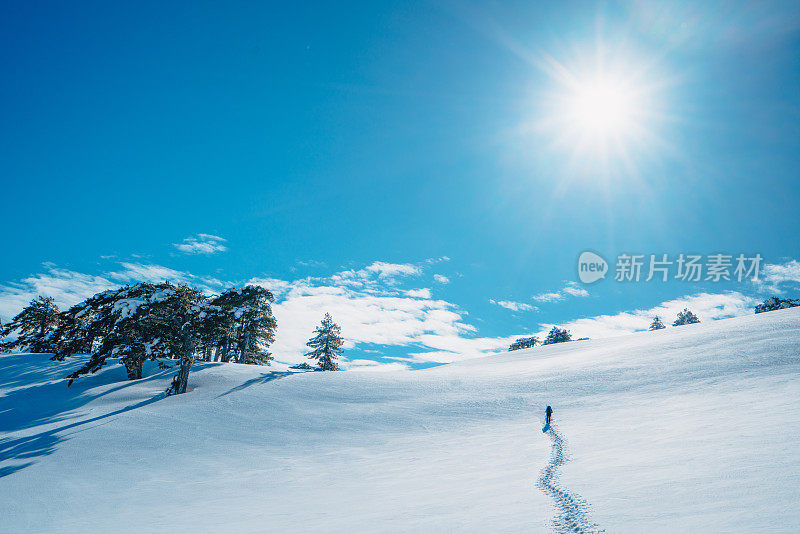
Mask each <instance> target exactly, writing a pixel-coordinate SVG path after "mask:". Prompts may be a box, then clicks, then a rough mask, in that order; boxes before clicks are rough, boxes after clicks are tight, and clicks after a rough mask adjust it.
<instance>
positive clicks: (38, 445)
mask: <svg viewBox="0 0 800 534" xmlns="http://www.w3.org/2000/svg"><path fill="white" fill-rule="evenodd" d="M117 389H118V388H117ZM165 397H166V394H165V393H159V394H157V395H154V396H153V397H151V398H149V399H146V400H143V401H141V402H137V403H134V404H130V405H128V406H126V407H124V408H120V409H119V410H114V411H113V412H109V413H106V414H103V415H98V416H97V417H92V418H91V419H84V420H83V421H76V422H74V423H70V424H67V425H63V426H60V427H58V428H53V429H51V430H46V431H44V432H40V433H38V434H34V435H32V436H25V437H21V438H15V439H2V440H0V462H4V461H7V460H28V459H31V458H36V457H39V456H47V455H49V454H52V453H53V452H54V451H55V449H56V445H57V444H58V443H61V442H62V441H66V440H67V438H68V437H69V436H70V435H71V434H74V433H76V432H81V431H83V430H88V429H89V428H92V427H88V428H81V429H80V430H76V431H75V432H70V433H67V434H64V435H60V434H61V433H62V432H64V431H67V430H71V429H73V428H79V427H81V426H83V425H87V424H89V423H95V422H97V421H102V420H104V419H108V418H110V417H114V416H117V415H121V414H123V413H125V412H129V411H131V410H135V409H137V408H141V407H142V406H147V405H148V404H152V403H154V402H156V401H158V400H161V399H163V398H165ZM107 422H110V421H107ZM32 464H33V462H27V463H24V464H19V465H11V466H4V467H2V468H0V478H2V477H5V476H8V475H10V474H12V473H15V472H16V471H19V470H20V469H24V468H26V467H28V466H29V465H32Z"/></svg>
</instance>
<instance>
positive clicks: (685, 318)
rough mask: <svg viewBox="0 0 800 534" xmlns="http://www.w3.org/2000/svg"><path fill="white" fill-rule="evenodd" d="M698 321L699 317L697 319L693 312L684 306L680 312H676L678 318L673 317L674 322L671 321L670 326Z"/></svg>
mask: <svg viewBox="0 0 800 534" xmlns="http://www.w3.org/2000/svg"><path fill="white" fill-rule="evenodd" d="M699 322H700V319H698V318H697V316H696V315H695V314H693V313H692V312H691V311H689V309H688V308H684V309H683V311H682V312H678V318H677V319H675V322H674V323H672V326H682V325H685V324H695V323H699Z"/></svg>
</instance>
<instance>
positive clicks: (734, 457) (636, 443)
mask: <svg viewBox="0 0 800 534" xmlns="http://www.w3.org/2000/svg"><path fill="white" fill-rule="evenodd" d="M79 363H80V362H78V361H76V360H74V359H73V360H71V361H66V362H61V363H58V362H50V361H48V360H47V357H46V356H44V355H30V354H13V355H4V356H0V393H2V397H0V436H2V441H1V442H0V531H2V532H15V533H16V532H165V531H168V530H169V531H170V532H223V531H228V532H270V533H276V532H304V533H305V532H482V533H485V532H548V531H551V530H553V529H557V530H559V531H566V530H567V529H572V530H573V531H591V530H593V529H594V530H603V529H604V530H605V531H606V532H798V531H800V510H798V507H797V503H798V502H800V445H798V442H797V439H798V436H800V308H794V309H787V310H780V311H775V312H770V313H765V314H761V315H754V316H749V317H740V318H735V319H728V320H723V321H716V322H713V323H708V324H700V325H690V326H684V327H678V328H668V329H666V330H661V331H656V332H643V333H638V334H634V335H629V336H625V337H619V338H614V339H602V340H590V341H580V342H573V343H565V344H560V345H551V346H547V347H538V348H535V349H530V350H525V351H517V352H513V353H509V354H505V355H502V356H496V357H489V358H481V359H476V360H470V361H466V362H461V363H457V364H451V365H446V366H442V367H438V368H434V369H428V370H424V371H403V372H393V373H363V372H362V373H359V372H341V373H290V372H288V371H287V370H286V369H284V368H278V367H274V368H265V367H255V366H244V365H236V364H209V363H206V364H199V365H198V366H197V367H196V370H195V371H193V373H192V376H191V377H190V391H189V392H188V393H187V394H185V395H180V396H173V397H168V398H165V397H164V396H163V395H162V392H163V391H164V389H165V388H166V386H167V384H168V382H169V380H170V377H171V375H172V373H173V371H159V370H158V369H156V368H155V367H154V366H152V367H150V368H149V369H147V370H146V372H147V374H148V376H147V378H145V379H142V380H139V381H135V382H131V381H126V380H124V378H125V373H124V369H123V368H122V367H121V366H117V365H111V366H109V367H108V368H106V369H104V370H103V371H101V372H100V373H98V374H96V375H93V376H90V377H87V378H82V379H80V380H78V381H77V382H76V383H75V384H74V385H73V386H72V387H71V388H69V389H67V388H66V385H65V383H64V382H63V381H62V380H61V378H62V377H63V376H64V375H65V374H67V372H68V371H70V370H72V369H74V368H75V367H77V366H78V365H79ZM547 404H550V405H552V406H553V408H554V422H555V430H553V431H551V432H549V433H548V434H543V433H542V431H541V429H542V418H543V410H544V407H545V406H546V405H547ZM554 521H555V523H554ZM576 529H577V530H576Z"/></svg>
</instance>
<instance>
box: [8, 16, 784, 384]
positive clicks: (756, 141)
mask: <svg viewBox="0 0 800 534" xmlns="http://www.w3.org/2000/svg"><path fill="white" fill-rule="evenodd" d="M0 25H2V31H0V65H2V67H3V71H4V74H5V76H4V82H3V83H2V84H0V111H1V112H2V116H3V117H4V121H3V124H4V127H3V128H0V176H2V177H3V178H2V180H3V193H4V194H3V195H2V196H0V209H1V210H2V214H3V215H2V217H3V229H4V232H3V240H2V243H3V250H4V254H3V257H4V259H5V261H2V262H0V318H2V319H3V320H6V319H8V318H9V317H10V316H13V314H14V313H16V312H17V311H18V309H19V306H20V305H21V303H24V302H25V301H26V299H29V297H31V296H32V295H35V294H36V293H40V292H41V293H46V294H53V295H54V296H56V297H57V298H58V299H59V301H60V302H61V303H62V304H69V303H71V302H73V301H75V300H76V299H80V298H83V297H84V296H86V294H87V293H89V292H93V291H95V290H98V289H102V288H105V287H106V286H108V285H114V284H120V283H126V282H131V281H137V280H142V279H152V278H164V277H166V278H171V279H175V280H181V281H187V282H191V283H194V284H195V285H199V286H202V287H206V288H208V289H209V291H213V290H216V289H219V288H220V287H224V286H225V285H229V284H241V283H245V282H247V281H250V280H258V281H261V282H262V283H264V284H265V285H268V287H270V289H273V290H274V291H275V292H276V294H277V295H278V296H279V301H278V305H277V306H276V315H277V317H278V321H279V334H278V341H277V342H276V346H275V352H276V354H277V355H279V356H281V357H283V358H284V359H285V360H287V361H291V360H294V359H296V358H297V357H298V356H297V355H298V354H299V353H300V352H301V350H302V343H301V342H302V341H303V340H304V339H305V338H307V337H308V335H310V329H311V328H313V325H314V323H316V322H318V320H319V317H321V315H322V314H323V313H324V311H325V309H329V311H330V312H331V313H332V315H333V316H334V319H337V318H338V320H339V321H340V322H341V323H342V326H343V331H344V334H345V335H346V336H348V337H349V339H350V350H349V352H348V354H349V356H350V358H351V359H353V360H365V361H363V362H360V363H361V364H363V365H364V366H369V367H375V368H378V367H381V368H396V367H399V366H404V365H411V366H412V367H420V366H426V365H429V364H431V363H436V362H441V361H451V360H454V359H458V358H461V357H465V356H473V355H479V354H485V353H491V352H492V351H494V350H499V347H502V346H504V345H507V339H509V338H513V337H514V336H516V335H521V334H526V333H536V332H540V331H542V330H543V329H546V327H547V326H548V325H551V324H563V325H568V326H570V328H571V329H572V330H573V333H574V334H576V335H577V336H582V335H587V336H590V337H599V336H604V335H611V334H616V333H621V332H626V331H632V330H636V329H638V328H639V327H641V322H642V321H643V320H644V317H645V316H648V315H650V314H651V312H652V311H653V310H654V309H655V310H661V311H663V312H665V313H667V314H672V312H673V311H674V309H676V308H679V307H680V306H682V305H683V304H686V303H690V304H692V305H694V306H695V308H696V309H697V310H699V311H700V312H702V313H698V314H699V315H700V316H701V319H703V318H704V315H703V314H705V317H706V318H709V319H710V318H719V317H724V316H729V315H735V314H738V313H749V312H750V311H749V307H751V306H752V305H753V303H754V302H757V301H759V300H761V299H763V298H764V297H765V296H767V295H770V294H773V293H782V294H784V295H787V296H796V293H792V292H793V290H794V289H795V288H796V287H797V285H796V283H797V281H798V280H799V279H800V265H798V263H797V261H796V259H797V258H800V250H799V247H800V244H799V243H798V240H797V235H798V230H800V228H799V227H798V226H800V225H799V224H798V223H799V221H798V216H797V206H798V201H800V198H799V197H800V180H799V178H800V172H799V171H798V169H799V167H798V158H800V135H798V133H800V132H798V128H800V127H799V126H798V125H800V121H799V120H798V119H800V117H799V115H800V53H799V52H800V7H798V6H797V5H796V4H792V3H790V2H787V3H771V4H769V5H766V4H764V3H751V2H738V3H725V4H724V5H716V6H715V5H711V4H708V5H703V6H694V7H686V6H682V5H681V3H674V4H671V3H663V2H659V3H649V4H642V3H633V2H622V3H605V2H603V3H596V4H593V3H590V2H576V3H568V4H566V5H564V4H563V3H558V5H555V4H548V3H535V2H504V3H502V4H495V3H491V4H488V3H487V4H478V3H462V2H435V3H413V4H409V3H403V2H380V3H375V2H364V3H342V2H330V3H320V4H311V3H308V4H307V5H303V6H288V7H287V6H286V5H284V4H283V3H275V4H267V3H230V2H229V3H225V4H224V5H223V4H221V3H201V2H192V3H183V4H181V3H177V2H176V3H170V4H169V5H163V3H149V2H139V3H136V4H135V5H133V4H129V5H122V4H119V3H113V4H109V3H104V2H84V3H81V4H80V5H79V6H76V5H74V4H73V5H67V4H63V3H56V2H53V3H36V4H31V3H27V4H25V3H18V4H17V5H6V6H5V8H4V17H2V19H0ZM598 80H599V81H598ZM606 86H609V87H611V88H612V92H614V91H616V93H615V94H617V95H618V94H622V95H623V96H624V98H623V100H624V102H622V103H621V104H620V105H621V106H622V107H623V108H625V109H619V110H618V109H616V108H615V107H614V102H611V103H610V104H609V102H607V101H603V100H602V99H601V101H600V102H597V103H594V100H592V102H591V103H590V104H589V108H588V111H587V109H586V108H585V107H580V109H581V110H582V111H581V112H580V113H579V115H580V116H579V117H576V116H575V115H576V114H575V109H577V108H576V107H575V106H574V103H575V102H576V100H575V99H576V98H577V99H578V100H579V101H580V102H583V100H580V99H581V98H582V96H581V95H585V94H590V96H592V95H595V96H596V94H597V93H598V91H599V90H598V89H597V88H598V87H606ZM620 88H622V89H620ZM599 92H601V93H602V92H603V91H599ZM576 95H578V96H576ZM631 102H635V104H636V105H635V106H633V105H631ZM584 112H586V113H584ZM587 114H588V115H591V116H592V117H593V119H594V122H591V123H590V122H587V117H586V115H587ZM595 115H596V116H595ZM620 117H622V118H620ZM623 119H624V120H623ZM584 250H594V251H596V252H599V253H600V254H601V255H602V256H603V257H604V258H605V259H606V260H608V261H609V263H612V269H613V263H614V261H615V260H616V257H617V256H618V255H619V254H621V253H626V252H627V253H641V254H645V255H649V254H657V255H661V254H664V253H666V254H669V255H670V257H673V259H674V257H677V255H678V254H681V253H684V254H700V255H703V256H706V255H710V254H716V253H724V254H730V255H734V256H735V255H738V254H740V253H742V254H746V255H748V256H752V255H754V254H756V253H758V254H761V255H762V256H763V258H764V262H763V263H764V266H766V270H765V271H764V273H763V275H762V282H760V283H753V282H750V281H743V282H735V281H732V282H720V283H712V282H706V281H700V282H696V283H695V282H683V281H680V280H675V279H672V278H671V279H670V281H668V282H666V283H662V282H656V281H651V282H647V283H646V282H639V283H622V282H615V281H614V280H613V276H611V277H607V278H606V279H605V280H601V281H599V282H597V283H595V284H591V285H581V284H578V283H576V282H577V257H578V255H579V254H580V253H581V252H583V251H584ZM343 273H344V274H343ZM348 273H349V274H348ZM612 274H613V273H612ZM435 275H439V277H440V278H438V280H437V279H435V278H434V276H435ZM442 277H443V278H442ZM409 291H411V293H409ZM548 295H550V296H548ZM553 295H556V296H553ZM500 303H501V304H500ZM663 303H667V304H665V305H663V306H662V304H663ZM323 308H325V309H323ZM510 308H515V309H510ZM637 310H638V312H637ZM668 318H670V317H668ZM576 321H578V322H576ZM581 321H582V322H581ZM298 340H299V341H298ZM426 354H427V356H425V355H426ZM366 360H370V361H372V360H375V361H379V362H381V363H383V364H387V365H385V366H376V365H372V364H370V363H369V362H368V361H366ZM354 366H355V365H354Z"/></svg>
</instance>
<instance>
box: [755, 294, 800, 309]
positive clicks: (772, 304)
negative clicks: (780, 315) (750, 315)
mask: <svg viewBox="0 0 800 534" xmlns="http://www.w3.org/2000/svg"><path fill="white" fill-rule="evenodd" d="M795 306H800V300H798V299H781V298H778V297H770V298H768V299H767V300H765V301H764V302H762V303H761V304H759V305H758V306H756V313H764V312H768V311H774V310H782V309H784V308H794V307H795Z"/></svg>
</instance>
